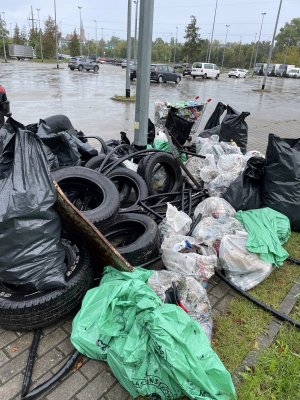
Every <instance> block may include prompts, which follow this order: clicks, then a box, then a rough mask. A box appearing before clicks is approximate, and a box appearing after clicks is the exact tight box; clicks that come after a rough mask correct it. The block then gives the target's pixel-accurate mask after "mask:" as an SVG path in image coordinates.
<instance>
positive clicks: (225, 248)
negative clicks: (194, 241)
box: [219, 231, 272, 290]
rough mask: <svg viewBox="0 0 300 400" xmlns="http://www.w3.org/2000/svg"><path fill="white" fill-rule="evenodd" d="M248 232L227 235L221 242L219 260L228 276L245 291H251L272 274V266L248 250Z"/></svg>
mask: <svg viewBox="0 0 300 400" xmlns="http://www.w3.org/2000/svg"><path fill="white" fill-rule="evenodd" d="M247 237H248V234H247V232H246V231H243V232H238V233H237V234H235V235H225V236H224V237H223V238H222V240H221V245H220V251H219V260H220V265H221V267H222V268H223V269H224V271H225V274H226V276H227V277H228V279H230V280H231V281H232V282H233V283H234V284H235V285H237V286H239V287H240V288H241V289H243V290H250V289H252V288H253V287H255V286H257V285H258V284H259V283H261V282H262V281H263V280H264V279H266V278H267V277H268V276H269V275H270V274H271V272H272V264H270V263H267V262H265V261H263V260H261V259H260V258H259V257H258V255H257V254H255V253H250V252H249V251H248V250H247V249H246V241H247Z"/></svg>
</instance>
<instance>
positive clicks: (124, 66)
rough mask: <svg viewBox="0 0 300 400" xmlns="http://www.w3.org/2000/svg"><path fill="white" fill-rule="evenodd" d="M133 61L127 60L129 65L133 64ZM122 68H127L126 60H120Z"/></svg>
mask: <svg viewBox="0 0 300 400" xmlns="http://www.w3.org/2000/svg"><path fill="white" fill-rule="evenodd" d="M133 64H134V63H133V61H129V66H130V67H131V65H133ZM121 67H122V69H124V68H127V60H124V61H122V64H121Z"/></svg>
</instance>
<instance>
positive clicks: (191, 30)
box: [184, 15, 201, 62]
mask: <svg viewBox="0 0 300 400" xmlns="http://www.w3.org/2000/svg"><path fill="white" fill-rule="evenodd" d="M190 18H191V22H190V23H189V24H188V25H187V27H186V29H185V36H184V38H185V39H186V41H185V43H184V53H185V55H186V57H187V61H188V62H190V61H193V60H197V59H198V58H199V52H200V50H201V45H200V34H199V33H198V31H199V29H200V28H199V27H198V26H197V19H196V17H195V16H194V15H191V17H190Z"/></svg>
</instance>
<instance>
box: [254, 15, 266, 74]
mask: <svg viewBox="0 0 300 400" xmlns="http://www.w3.org/2000/svg"><path fill="white" fill-rule="evenodd" d="M266 14H267V13H265V12H263V13H261V15H262V19H261V25H260V31H259V36H258V41H257V45H256V52H255V57H254V63H253V69H254V68H255V64H256V59H257V54H258V47H259V42H260V36H261V31H262V27H263V23H264V18H265V15H266Z"/></svg>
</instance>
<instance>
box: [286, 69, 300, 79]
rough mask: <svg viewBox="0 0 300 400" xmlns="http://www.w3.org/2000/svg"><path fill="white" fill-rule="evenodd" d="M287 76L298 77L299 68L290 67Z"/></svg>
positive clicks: (299, 75)
mask: <svg viewBox="0 0 300 400" xmlns="http://www.w3.org/2000/svg"><path fill="white" fill-rule="evenodd" d="M288 76H289V78H300V68H292V69H290V72H289V73H288Z"/></svg>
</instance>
